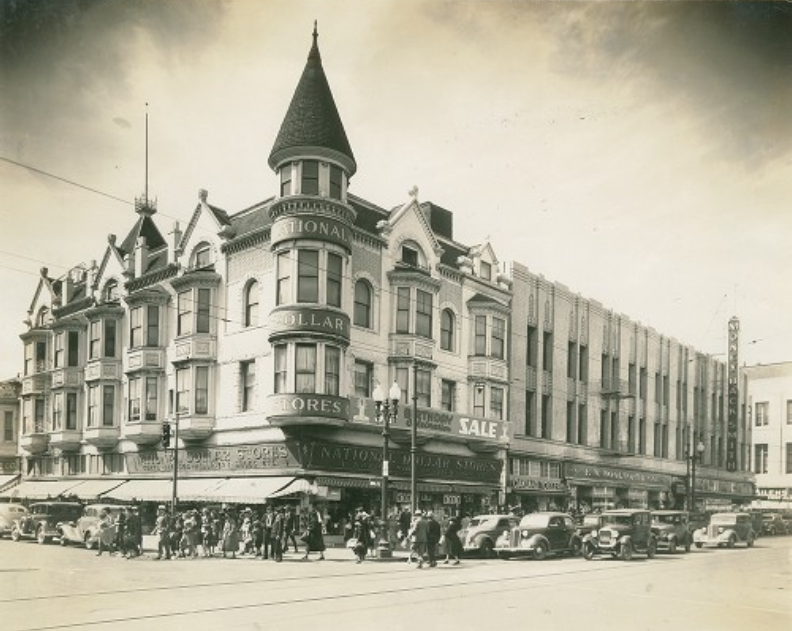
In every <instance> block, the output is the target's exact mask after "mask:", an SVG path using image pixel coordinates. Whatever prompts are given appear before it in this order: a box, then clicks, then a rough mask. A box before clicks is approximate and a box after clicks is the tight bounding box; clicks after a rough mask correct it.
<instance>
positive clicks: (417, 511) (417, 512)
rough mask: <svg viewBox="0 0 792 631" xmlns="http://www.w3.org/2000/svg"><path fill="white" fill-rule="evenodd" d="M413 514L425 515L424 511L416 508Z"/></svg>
mask: <svg viewBox="0 0 792 631" xmlns="http://www.w3.org/2000/svg"><path fill="white" fill-rule="evenodd" d="M413 515H423V513H422V512H421V511H420V510H418V509H416V510H415V512H414V513H413Z"/></svg>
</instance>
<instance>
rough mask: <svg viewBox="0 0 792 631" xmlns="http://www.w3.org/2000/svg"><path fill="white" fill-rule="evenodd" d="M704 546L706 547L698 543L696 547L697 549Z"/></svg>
mask: <svg viewBox="0 0 792 631" xmlns="http://www.w3.org/2000/svg"><path fill="white" fill-rule="evenodd" d="M703 545H704V544H703V543H699V542H698V541H697V542H696V547H697V548H700V547H701V546H703Z"/></svg>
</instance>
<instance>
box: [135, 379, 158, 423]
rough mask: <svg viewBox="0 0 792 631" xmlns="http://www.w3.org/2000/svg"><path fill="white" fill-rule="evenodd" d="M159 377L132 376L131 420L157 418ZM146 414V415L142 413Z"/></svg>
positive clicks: (152, 419) (151, 419)
mask: <svg viewBox="0 0 792 631" xmlns="http://www.w3.org/2000/svg"><path fill="white" fill-rule="evenodd" d="M158 389H159V379H158V378H157V377H156V376H145V377H132V378H130V380H129V418H128V420H129V421H130V422H138V421H140V420H142V419H143V418H145V420H147V421H155V420H157V391H158ZM143 414H145V417H143V416H142V415H143Z"/></svg>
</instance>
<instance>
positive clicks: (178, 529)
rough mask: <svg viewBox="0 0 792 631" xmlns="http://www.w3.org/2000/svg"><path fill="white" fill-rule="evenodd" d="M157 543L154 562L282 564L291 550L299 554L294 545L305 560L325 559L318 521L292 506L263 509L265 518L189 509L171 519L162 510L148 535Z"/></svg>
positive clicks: (312, 512) (231, 510)
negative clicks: (200, 560) (242, 560)
mask: <svg viewBox="0 0 792 631" xmlns="http://www.w3.org/2000/svg"><path fill="white" fill-rule="evenodd" d="M151 534H153V535H156V537H157V556H156V557H154V558H155V559H171V558H198V557H213V556H216V555H218V554H220V555H222V556H223V558H232V559H235V558H237V556H249V557H254V558H260V559H264V560H267V559H272V560H274V561H277V562H280V561H282V560H283V554H284V552H288V551H289V545H290V544H291V546H292V548H293V550H294V552H298V551H299V548H298V544H297V539H298V538H299V540H300V542H301V543H302V545H303V547H304V556H303V558H304V559H308V558H309V555H310V553H311V552H318V553H319V559H320V560H323V559H324V551H325V545H324V538H323V534H322V516H321V514H320V513H319V511H317V510H314V509H311V510H309V511H308V513H307V515H300V514H298V513H297V511H296V509H294V508H293V507H290V506H280V507H277V508H274V507H273V506H269V505H268V506H267V507H266V508H265V509H264V511H263V512H261V511H253V510H252V509H251V508H245V509H242V510H241V511H240V510H237V509H236V508H235V507H227V508H223V509H210V508H203V509H202V510H200V511H199V510H198V509H190V510H187V511H183V512H179V513H176V514H175V515H170V514H169V512H168V509H167V508H166V507H165V506H164V505H160V506H159V507H158V508H157V519H156V522H155V525H154V529H153V531H152V533H151Z"/></svg>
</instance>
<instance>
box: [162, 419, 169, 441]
mask: <svg viewBox="0 0 792 631" xmlns="http://www.w3.org/2000/svg"><path fill="white" fill-rule="evenodd" d="M170 439H171V426H170V423H168V421H165V422H164V423H163V424H162V446H163V447H170Z"/></svg>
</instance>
